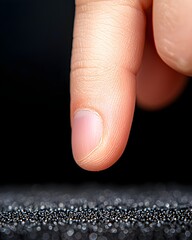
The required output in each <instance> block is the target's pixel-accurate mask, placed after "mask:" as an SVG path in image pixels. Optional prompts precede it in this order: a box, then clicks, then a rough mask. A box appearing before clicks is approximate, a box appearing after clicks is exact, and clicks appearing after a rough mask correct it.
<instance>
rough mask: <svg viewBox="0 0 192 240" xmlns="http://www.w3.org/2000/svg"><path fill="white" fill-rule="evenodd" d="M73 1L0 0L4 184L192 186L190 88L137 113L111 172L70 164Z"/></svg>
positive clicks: (0, 154) (0, 153)
mask: <svg viewBox="0 0 192 240" xmlns="http://www.w3.org/2000/svg"><path fill="white" fill-rule="evenodd" d="M73 19H74V1H73V0H54V1H51V0H0V84H1V85H0V119H1V123H0V124H1V128H0V139H1V143H0V144H1V148H0V160H1V167H0V182H1V184H10V183H11V184H12V183H14V184H15V183H16V184H17V183H18V184H21V183H24V184H25V183H49V182H51V183H74V184H77V183H83V182H89V183H90V182H99V183H112V184H121V185H122V184H129V183H131V184H132V183H136V184H139V183H148V182H177V183H182V184H183V183H184V184H191V183H192V174H191V161H192V153H191V134H192V124H191V120H192V117H191V107H192V95H191V93H192V84H191V82H190V83H189V86H188V88H187V90H186V91H185V92H184V93H183V95H182V96H181V97H180V98H179V99H178V101H176V102H175V103H174V104H173V105H171V106H169V107H168V108H166V109H164V110H161V111H156V112H147V111H142V110H141V109H139V108H137V107H136V110H135V116H134V120H133V127H132V130H131V134H130V138H129V142H128V144H127V148H126V150H125V152H124V154H123V156H122V157H121V159H120V160H119V161H118V162H117V163H116V164H115V165H114V166H113V167H111V168H110V169H107V170H105V171H102V172H88V171H85V170H82V169H80V168H79V167H78V166H77V165H76V163H75V162H74V160H73V157H72V151H71V136H70V134H71V129H70V119H69V104H70V95H69V84H70V83H69V71H70V57H71V44H72V32H73Z"/></svg>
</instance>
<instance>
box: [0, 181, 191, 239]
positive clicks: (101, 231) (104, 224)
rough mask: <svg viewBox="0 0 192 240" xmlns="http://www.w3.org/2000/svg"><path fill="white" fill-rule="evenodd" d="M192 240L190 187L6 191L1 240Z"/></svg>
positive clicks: (0, 205)
mask: <svg viewBox="0 0 192 240" xmlns="http://www.w3.org/2000/svg"><path fill="white" fill-rule="evenodd" d="M5 239H14V240H17V239H22V240H28V239H38V240H57V239H58V240H63V239H69V240H80V239H83V240H108V239H116V240H126V239H129V240H132V239H134V240H136V239H137V240H139V239H141V240H144V239H147V240H150V239H157V240H160V239H175V240H176V239H177V240H179V239H192V189H191V188H190V187H189V186H187V187H186V186H178V185H169V186H164V185H161V184H158V185H145V186H127V187H125V186H123V187H117V186H116V187H114V186H113V187H112V186H101V185H82V186H69V185H68V186H66V185H45V186H41V185H33V186H22V187H18V186H8V187H1V189H0V240H5Z"/></svg>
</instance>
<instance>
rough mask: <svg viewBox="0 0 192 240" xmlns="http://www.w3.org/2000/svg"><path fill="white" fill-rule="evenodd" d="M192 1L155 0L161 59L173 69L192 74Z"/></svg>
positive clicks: (155, 24)
mask: <svg viewBox="0 0 192 240" xmlns="http://www.w3.org/2000/svg"><path fill="white" fill-rule="evenodd" d="M191 13H192V1H191V0H185V1H182V0H176V1H175V0H161V1H159V0H154V14H153V20H154V38H155V44H156V47H157V51H158V53H159V55H160V56H161V58H162V59H163V60H164V61H165V62H166V63H167V64H168V65H169V66H171V67H172V68H173V69H175V70H177V71H179V72H181V73H183V74H185V75H191V74H192V48H191V42H192V21H191Z"/></svg>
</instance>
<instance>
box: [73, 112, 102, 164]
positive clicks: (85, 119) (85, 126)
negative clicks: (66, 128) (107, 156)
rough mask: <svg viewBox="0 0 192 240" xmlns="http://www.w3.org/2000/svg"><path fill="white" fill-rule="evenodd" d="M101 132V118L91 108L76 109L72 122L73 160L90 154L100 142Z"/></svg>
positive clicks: (78, 159) (81, 158)
mask: <svg viewBox="0 0 192 240" xmlns="http://www.w3.org/2000/svg"><path fill="white" fill-rule="evenodd" d="M102 133H103V123H102V119H101V117H100V116H99V114H98V113H96V112H95V111H92V110H78V111H77V112H76V113H75V116H74V119H73V123H72V150H73V156H74V158H75V160H77V161H80V160H83V159H84V158H86V157H87V156H88V155H90V154H91V153H92V152H93V151H94V150H95V149H96V148H97V146H98V145H99V144H100V142H101V139H102Z"/></svg>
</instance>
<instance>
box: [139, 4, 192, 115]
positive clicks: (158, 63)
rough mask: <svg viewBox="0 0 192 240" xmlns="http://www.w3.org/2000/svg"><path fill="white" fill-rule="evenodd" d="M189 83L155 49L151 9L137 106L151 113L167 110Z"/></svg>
mask: <svg viewBox="0 0 192 240" xmlns="http://www.w3.org/2000/svg"><path fill="white" fill-rule="evenodd" d="M187 83H188V78H187V77H186V76H185V75H183V74H181V73H179V72H177V71H176V70H174V69H173V68H171V67H170V66H168V65H167V64H166V63H165V62H164V61H163V60H162V59H161V58H160V56H159V55H158V53H157V51H156V49H155V45H154V38H153V28H152V8H151V9H149V10H148V11H147V28H146V40H145V47H144V53H143V58H142V63H141V67H140V69H139V72H138V74H137V106H139V107H140V108H143V109H145V110H150V111H151V110H159V109H162V108H165V107H167V106H168V105H170V104H172V103H173V102H174V101H175V100H176V99H177V98H178V97H179V96H180V95H181V94H182V93H183V91H184V89H185V88H186V86H187Z"/></svg>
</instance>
